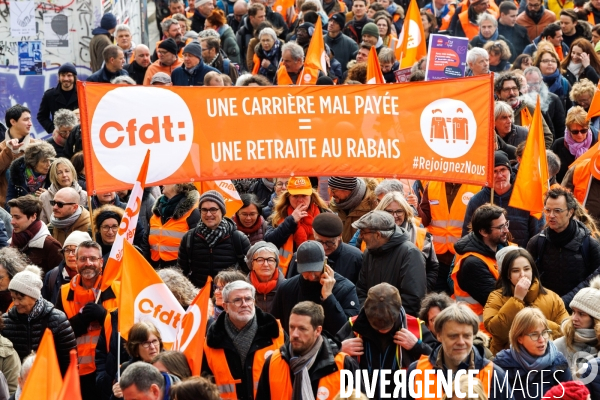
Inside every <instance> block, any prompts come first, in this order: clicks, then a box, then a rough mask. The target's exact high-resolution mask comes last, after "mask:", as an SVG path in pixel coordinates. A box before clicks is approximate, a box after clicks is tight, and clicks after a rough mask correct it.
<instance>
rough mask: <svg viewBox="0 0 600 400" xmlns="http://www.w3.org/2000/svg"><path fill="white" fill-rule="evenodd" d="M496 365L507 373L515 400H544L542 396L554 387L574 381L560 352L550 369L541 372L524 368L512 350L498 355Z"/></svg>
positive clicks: (495, 360)
mask: <svg viewBox="0 0 600 400" xmlns="http://www.w3.org/2000/svg"><path fill="white" fill-rule="evenodd" d="M521 351H526V350H524V349H522V350H521ZM494 364H496V365H498V366H499V367H500V368H502V369H503V370H504V371H506V374H507V375H508V382H509V384H510V385H511V387H512V389H513V390H512V392H513V396H514V399H515V400H534V399H542V398H544V397H542V396H544V394H545V393H546V392H547V391H548V390H550V389H551V388H552V387H553V386H556V385H558V384H559V383H560V382H567V381H570V380H573V378H572V376H571V371H570V370H569V366H568V364H567V359H566V358H565V356H563V355H562V353H560V352H557V355H556V357H555V358H554V360H553V362H552V365H551V366H550V367H546V368H544V369H543V370H540V371H535V370H528V369H525V368H523V367H522V366H521V364H519V362H518V361H517V360H515V358H514V357H513V355H512V353H511V351H510V350H502V351H501V352H500V353H498V354H497V355H496V358H495V359H494ZM546 398H547V397H546Z"/></svg>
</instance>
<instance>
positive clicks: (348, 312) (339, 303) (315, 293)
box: [271, 272, 360, 335]
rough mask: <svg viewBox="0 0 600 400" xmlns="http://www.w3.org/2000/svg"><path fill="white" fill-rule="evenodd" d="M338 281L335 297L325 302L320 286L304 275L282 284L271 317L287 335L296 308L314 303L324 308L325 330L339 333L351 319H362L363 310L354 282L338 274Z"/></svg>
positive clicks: (336, 279)
mask: <svg viewBox="0 0 600 400" xmlns="http://www.w3.org/2000/svg"><path fill="white" fill-rule="evenodd" d="M334 278H335V284H334V285H333V290H332V292H331V295H330V296H328V297H327V298H326V299H325V300H321V284H320V283H319V282H310V281H307V280H305V279H304V278H303V277H302V275H296V276H294V277H293V278H290V279H288V280H286V281H285V282H283V283H281V285H280V286H279V289H278V290H277V294H275V299H274V300H273V308H272V309H271V314H272V315H273V316H274V317H275V318H277V319H279V321H280V322H281V326H283V329H284V330H285V331H286V332H287V331H288V329H289V321H290V313H291V311H292V308H293V307H294V306H295V305H296V304H298V303H299V302H301V301H305V300H310V301H313V302H315V303H317V304H320V305H321V306H323V310H324V311H325V322H324V324H323V329H324V330H326V331H327V332H329V333H331V332H337V331H339V330H340V329H341V328H342V326H344V324H345V323H346V321H348V318H349V317H353V316H355V315H358V312H359V310H360V307H359V305H358V298H357V297H356V289H355V287H354V285H353V284H352V282H350V281H349V280H348V279H346V278H344V277H343V276H341V275H340V274H338V273H337V272H336V273H334ZM331 334H332V335H333V333H331Z"/></svg>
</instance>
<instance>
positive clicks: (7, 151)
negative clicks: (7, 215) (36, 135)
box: [0, 130, 39, 206]
mask: <svg viewBox="0 0 600 400" xmlns="http://www.w3.org/2000/svg"><path fill="white" fill-rule="evenodd" d="M11 139H12V138H11V136H10V130H9V131H7V132H6V138H5V139H4V140H3V141H2V142H0V206H4V205H5V204H6V192H7V190H8V177H7V176H6V173H7V172H8V169H9V168H10V166H11V164H12V162H13V161H14V160H15V159H17V158H19V157H21V156H22V155H24V154H25V150H26V149H27V147H28V146H29V145H30V144H33V143H36V142H39V140H35V139H33V137H32V136H31V135H27V136H25V138H24V139H23V143H24V145H23V146H21V147H20V148H19V149H18V150H16V151H13V149H12V147H11V146H9V145H8V144H7V141H9V140H11Z"/></svg>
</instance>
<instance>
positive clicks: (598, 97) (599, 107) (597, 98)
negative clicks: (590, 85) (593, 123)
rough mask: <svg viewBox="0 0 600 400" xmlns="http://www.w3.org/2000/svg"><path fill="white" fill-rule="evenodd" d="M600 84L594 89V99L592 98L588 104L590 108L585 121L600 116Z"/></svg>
mask: <svg viewBox="0 0 600 400" xmlns="http://www.w3.org/2000/svg"><path fill="white" fill-rule="evenodd" d="M599 89H600V84H598V87H597V88H596V92H595V93H594V97H593V98H592V102H591V103H590V108H588V113H587V117H586V121H589V120H590V119H592V118H594V117H597V116H598V115H600V94H599V93H600V90H599Z"/></svg>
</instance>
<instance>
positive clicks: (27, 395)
mask: <svg viewBox="0 0 600 400" xmlns="http://www.w3.org/2000/svg"><path fill="white" fill-rule="evenodd" d="M75 362H77V359H75ZM78 379H79V377H78ZM62 386H63V379H62V375H61V374H60V368H59V366H58V358H57V357H56V347H55V346H54V336H52V332H51V331H50V329H46V331H44V336H42V341H41V342H40V346H39V347H38V350H37V353H36V354H35V361H34V362H33V366H32V367H31V370H30V371H29V375H28V376H27V380H26V381H25V386H24V387H23V393H22V394H21V400H50V399H52V400H54V399H56V398H57V397H58V395H59V393H60V391H61V388H62Z"/></svg>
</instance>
